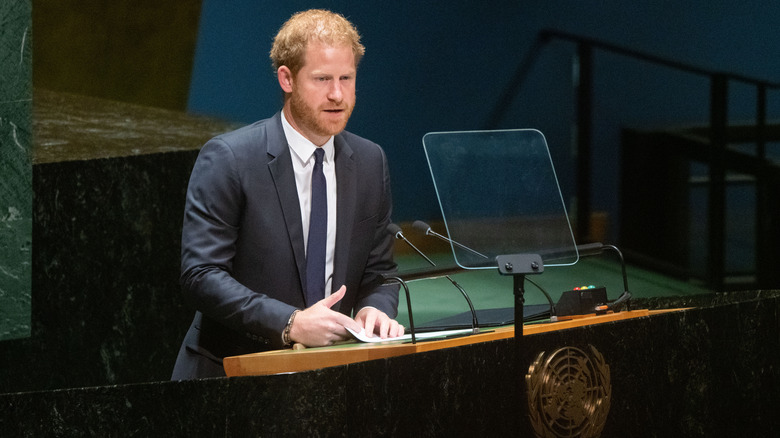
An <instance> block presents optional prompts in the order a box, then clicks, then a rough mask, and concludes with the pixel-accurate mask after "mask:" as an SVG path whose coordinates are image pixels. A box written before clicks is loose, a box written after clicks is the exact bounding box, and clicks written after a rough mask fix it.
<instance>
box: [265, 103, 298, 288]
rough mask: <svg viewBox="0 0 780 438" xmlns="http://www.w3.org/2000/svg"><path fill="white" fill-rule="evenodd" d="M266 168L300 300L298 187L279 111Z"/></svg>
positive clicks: (271, 127) (272, 125)
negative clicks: (286, 237)
mask: <svg viewBox="0 0 780 438" xmlns="http://www.w3.org/2000/svg"><path fill="white" fill-rule="evenodd" d="M267 135H268V139H267V140H268V141H267V145H268V146H267V147H268V156H269V157H268V159H269V161H268V169H269V171H270V172H271V178H273V181H274V186H275V187H276V193H277V195H278V197H279V205H281V207H282V214H283V216H284V222H285V226H286V227H287V233H288V235H289V236H290V245H291V246H292V249H293V254H294V256H295V264H296V266H297V267H298V279H299V280H300V282H301V290H300V293H301V299H303V291H305V290H306V275H305V273H306V251H305V248H304V245H303V225H302V223H301V207H300V203H299V202H298V189H297V188H296V186H295V174H294V171H293V167H292V157H291V156H290V148H289V146H288V145H287V138H286V137H285V136H284V130H283V129H282V120H281V113H277V114H276V115H275V116H274V118H273V123H270V124H269V127H268V130H267Z"/></svg>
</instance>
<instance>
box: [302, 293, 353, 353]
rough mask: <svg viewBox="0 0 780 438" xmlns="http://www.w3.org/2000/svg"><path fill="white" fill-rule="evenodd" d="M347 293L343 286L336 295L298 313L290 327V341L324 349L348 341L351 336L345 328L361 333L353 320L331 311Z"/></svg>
mask: <svg viewBox="0 0 780 438" xmlns="http://www.w3.org/2000/svg"><path fill="white" fill-rule="evenodd" d="M346 292H347V288H346V286H341V289H339V290H338V291H336V293H334V294H332V295H330V296H329V297H325V299H323V300H321V301H319V302H317V303H316V304H314V305H313V306H311V307H309V308H308V309H305V310H302V311H300V312H298V314H297V315H295V320H294V321H293V324H292V327H290V339H292V340H293V341H294V342H299V343H301V344H303V345H306V346H307V347H322V346H325V345H332V344H333V343H334V342H337V341H342V340H345V339H348V338H349V337H350V336H351V335H350V333H349V332H348V331H347V329H346V328H345V327H349V328H351V329H353V330H355V331H360V325H358V323H356V322H355V321H353V320H352V318H350V317H348V316H347V315H344V314H343V313H339V312H336V311H333V310H331V309H330V308H331V307H333V305H334V304H336V303H338V302H339V301H341V299H342V298H344V294H345V293H346Z"/></svg>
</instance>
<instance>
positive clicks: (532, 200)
mask: <svg viewBox="0 0 780 438" xmlns="http://www.w3.org/2000/svg"><path fill="white" fill-rule="evenodd" d="M423 147H424V149H425V155H426V158H427V160H428V166H429V168H430V171H431V176H432V178H433V184H434V187H435V189H436V196H437V197H438V199H439V206H440V208H441V212H442V216H443V218H444V223H445V226H446V229H447V233H448V237H449V238H450V239H451V240H452V241H454V242H457V244H451V247H452V252H453V255H454V257H455V261H456V263H457V264H458V265H459V266H460V267H462V268H465V269H492V268H496V261H495V258H496V257H497V256H499V255H511V254H539V255H540V256H541V258H542V261H543V262H544V264H545V266H560V265H571V264H574V263H576V262H577V260H578V258H579V256H578V254H577V246H576V243H575V241H574V235H573V233H572V230H571V225H570V223H569V218H568V215H567V213H566V207H565V205H564V202H563V197H562V196H561V191H560V187H559V186H558V179H557V177H556V175H555V168H554V167H553V163H552V159H551V158H550V152H549V150H548V148H547V141H546V140H545V138H544V135H543V134H542V133H541V132H539V131H537V130H535V129H515V130H498V131H458V132H431V133H428V134H426V135H425V136H424V137H423ZM458 244H460V245H458ZM461 245H462V246H461ZM464 247H465V248H464Z"/></svg>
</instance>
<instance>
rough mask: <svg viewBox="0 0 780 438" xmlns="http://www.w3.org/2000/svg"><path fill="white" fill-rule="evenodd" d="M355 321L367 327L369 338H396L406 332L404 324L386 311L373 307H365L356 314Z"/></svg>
mask: <svg viewBox="0 0 780 438" xmlns="http://www.w3.org/2000/svg"><path fill="white" fill-rule="evenodd" d="M355 321H357V323H358V324H360V325H361V326H363V327H364V328H365V329H366V336H368V337H369V338H370V337H372V336H374V332H376V334H377V336H379V337H380V338H382V339H385V338H395V337H397V336H402V335H403V334H404V326H402V325H401V324H398V321H396V320H394V319H390V317H389V316H387V314H386V313H385V312H382V311H381V310H379V309H375V308H373V307H364V308H362V309H360V311H359V312H358V313H357V315H355Z"/></svg>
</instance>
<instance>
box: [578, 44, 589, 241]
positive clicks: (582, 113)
mask: <svg viewBox="0 0 780 438" xmlns="http://www.w3.org/2000/svg"><path fill="white" fill-rule="evenodd" d="M577 59H578V71H577V83H576V86H577V239H578V240H580V241H584V240H588V239H590V237H591V236H590V213H591V199H590V184H591V178H590V175H591V166H590V162H591V132H592V123H593V122H592V115H593V48H592V47H591V46H590V45H588V44H585V43H580V44H579V45H578V46H577Z"/></svg>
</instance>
